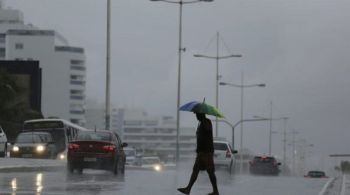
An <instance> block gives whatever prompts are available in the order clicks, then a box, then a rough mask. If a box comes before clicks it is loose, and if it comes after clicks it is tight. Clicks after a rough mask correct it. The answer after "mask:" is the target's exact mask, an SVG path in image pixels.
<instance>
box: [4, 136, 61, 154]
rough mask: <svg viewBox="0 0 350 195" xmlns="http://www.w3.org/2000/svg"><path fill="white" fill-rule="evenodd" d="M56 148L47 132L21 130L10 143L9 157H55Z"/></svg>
mask: <svg viewBox="0 0 350 195" xmlns="http://www.w3.org/2000/svg"><path fill="white" fill-rule="evenodd" d="M56 155H57V150H56V146H55V143H54V142H53V141H52V137H51V134H50V133H48V132H22V133H20V134H18V135H17V138H16V141H15V142H14V143H12V149H11V151H10V157H14V158H49V159H55V158H56Z"/></svg>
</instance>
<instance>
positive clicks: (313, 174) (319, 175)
mask: <svg viewBox="0 0 350 195" xmlns="http://www.w3.org/2000/svg"><path fill="white" fill-rule="evenodd" d="M304 177H307V178H328V177H327V176H326V173H325V172H323V171H309V172H308V173H307V175H305V176H304Z"/></svg>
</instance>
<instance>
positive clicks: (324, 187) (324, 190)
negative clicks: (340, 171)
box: [318, 178, 335, 195]
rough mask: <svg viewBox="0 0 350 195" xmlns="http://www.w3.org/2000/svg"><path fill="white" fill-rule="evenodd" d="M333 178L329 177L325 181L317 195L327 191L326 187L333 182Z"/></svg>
mask: <svg viewBox="0 0 350 195" xmlns="http://www.w3.org/2000/svg"><path fill="white" fill-rule="evenodd" d="M334 180H335V178H330V179H329V180H328V181H327V183H326V184H325V185H324V186H323V188H322V190H321V191H320V192H319V193H318V195H324V194H326V192H327V189H328V188H329V185H331V183H333V182H334Z"/></svg>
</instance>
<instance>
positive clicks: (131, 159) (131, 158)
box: [124, 147, 136, 165]
mask: <svg viewBox="0 0 350 195" xmlns="http://www.w3.org/2000/svg"><path fill="white" fill-rule="evenodd" d="M124 152H125V155H126V161H125V165H136V150H135V148H130V147H126V148H124Z"/></svg>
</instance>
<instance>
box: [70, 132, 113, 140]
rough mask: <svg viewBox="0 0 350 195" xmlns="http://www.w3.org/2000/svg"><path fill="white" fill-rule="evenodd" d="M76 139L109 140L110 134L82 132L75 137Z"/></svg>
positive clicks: (110, 138)
mask: <svg viewBox="0 0 350 195" xmlns="http://www.w3.org/2000/svg"><path fill="white" fill-rule="evenodd" d="M77 140H78V141H111V140H112V136H111V134H110V133H107V132H83V133H80V134H79V135H78V137H77Z"/></svg>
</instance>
